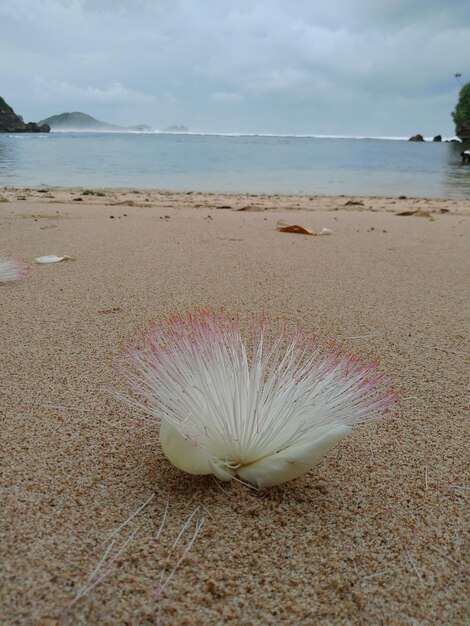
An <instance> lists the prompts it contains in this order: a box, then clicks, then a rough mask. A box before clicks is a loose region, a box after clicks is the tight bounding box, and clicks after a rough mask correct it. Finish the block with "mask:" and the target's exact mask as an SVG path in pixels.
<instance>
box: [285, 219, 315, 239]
mask: <svg viewBox="0 0 470 626" xmlns="http://www.w3.org/2000/svg"><path fill="white" fill-rule="evenodd" d="M276 228H277V230H278V231H279V232H280V233H297V234H299V235H316V232H315V231H314V230H312V229H311V228H307V227H306V226H300V224H288V223H287V222H284V221H283V220H279V221H278V223H277V224H276Z"/></svg>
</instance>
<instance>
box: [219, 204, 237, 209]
mask: <svg viewBox="0 0 470 626" xmlns="http://www.w3.org/2000/svg"><path fill="white" fill-rule="evenodd" d="M215 208H216V209H232V208H233V207H232V206H231V205H230V204H221V205H220V206H217V207H215Z"/></svg>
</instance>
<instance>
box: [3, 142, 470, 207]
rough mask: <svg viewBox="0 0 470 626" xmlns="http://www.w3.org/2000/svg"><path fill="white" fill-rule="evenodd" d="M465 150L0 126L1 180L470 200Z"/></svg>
mask: <svg viewBox="0 0 470 626" xmlns="http://www.w3.org/2000/svg"><path fill="white" fill-rule="evenodd" d="M468 147H469V146H466V148H467V149H468ZM462 149H463V147H462V145H460V144H457V143H447V142H442V143H437V142H436V143H433V142H425V143H413V142H408V141H406V140H399V139H395V140H392V139H366V138H331V137H310V136H267V135H263V136H261V135H202V134H201V135H199V134H169V133H168V134H165V133H87V132H81V133H73V132H69V133H65V132H51V133H49V134H18V135H15V134H14V135H9V134H0V185H1V186H11V187H40V186H43V187H44V186H46V187H86V188H90V187H91V188H99V187H104V188H106V187H124V188H136V189H148V188H155V189H166V190H172V191H214V192H246V193H278V194H310V195H315V194H317V195H341V194H344V195H370V196H399V195H406V196H416V197H429V198H470V166H469V165H462V164H461V159H460V156H459V153H460V152H461V151H462Z"/></svg>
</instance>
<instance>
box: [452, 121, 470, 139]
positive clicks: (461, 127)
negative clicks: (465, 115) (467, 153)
mask: <svg viewBox="0 0 470 626" xmlns="http://www.w3.org/2000/svg"><path fill="white" fill-rule="evenodd" d="M455 134H456V135H457V137H460V139H461V140H462V141H470V122H460V124H456V125H455Z"/></svg>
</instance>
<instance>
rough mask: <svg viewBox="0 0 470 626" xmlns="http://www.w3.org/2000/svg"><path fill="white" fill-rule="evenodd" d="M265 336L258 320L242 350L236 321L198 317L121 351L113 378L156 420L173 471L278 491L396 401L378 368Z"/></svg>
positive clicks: (309, 343)
mask: <svg viewBox="0 0 470 626" xmlns="http://www.w3.org/2000/svg"><path fill="white" fill-rule="evenodd" d="M272 335H273V329H270V327H269V326H268V324H267V323H266V322H264V321H261V322H259V323H258V324H257V325H255V327H254V328H253V332H252V339H251V341H250V342H248V343H245V341H244V340H243V338H242V334H241V330H240V325H239V321H238V319H234V318H231V317H229V316H227V315H219V314H215V313H212V312H197V313H194V314H191V315H189V316H188V317H176V318H173V319H171V320H169V321H168V322H167V323H166V324H165V325H164V326H159V325H157V324H154V325H152V326H151V327H150V328H149V329H148V330H147V331H146V332H145V333H144V334H143V336H142V343H141V346H140V347H130V348H129V349H128V350H127V352H126V366H125V367H120V368H119V369H120V372H121V373H122V374H123V375H124V376H125V378H126V379H127V381H128V382H130V383H131V386H132V388H133V389H134V390H135V391H137V392H138V394H139V396H140V397H141V398H142V401H141V402H139V406H140V407H144V408H145V410H146V412H147V414H148V415H150V416H151V417H152V418H154V419H156V420H159V421H160V441H161V445H162V449H163V452H164V453H165V455H166V456H167V457H168V459H169V460H170V461H171V462H172V463H173V464H174V465H175V466H176V467H178V468H180V469H181V470H183V471H185V472H189V473H190V474H214V475H215V476H217V477H218V478H220V479H221V480H231V479H232V478H235V477H238V478H239V479H241V480H242V481H245V482H249V483H252V484H254V485H256V486H257V487H259V488H262V487H271V486H273V485H278V484H281V483H284V482H286V481H288V480H291V479H292V478H296V477H297V476H300V475H301V474H303V473H305V472H308V471H309V470H310V468H311V467H313V466H314V465H315V464H316V463H318V461H319V460H320V459H321V458H322V457H323V456H324V455H325V454H326V453H327V452H328V451H329V450H330V449H331V448H332V447H333V446H334V445H335V444H336V443H338V442H339V441H340V440H341V439H343V437H345V436H346V435H348V434H349V433H350V432H351V427H352V426H354V425H355V424H359V423H362V422H364V421H365V420H367V419H370V418H372V417H377V416H379V415H380V414H381V413H382V412H383V411H384V410H385V409H386V407H387V406H388V405H389V404H390V403H391V402H392V401H393V395H392V394H391V393H389V392H388V391H387V390H386V389H385V388H384V386H383V385H382V384H381V383H382V379H383V377H382V376H381V375H380V374H378V373H377V368H376V365H375V364H370V365H364V364H363V363H362V362H361V361H360V360H359V359H357V358H355V357H353V356H351V355H349V354H346V353H344V352H341V351H339V350H336V349H331V348H327V349H322V348H321V347H320V346H319V345H318V344H317V342H316V341H315V340H313V339H306V338H305V336H304V335H303V333H302V332H301V331H300V330H298V331H297V332H296V333H295V334H294V335H293V336H292V337H290V338H286V333H285V331H284V330H282V329H280V330H279V329H278V330H277V331H276V330H275V331H274V337H272ZM127 400H128V402H130V403H131V404H133V405H135V400H132V399H131V398H127Z"/></svg>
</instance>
